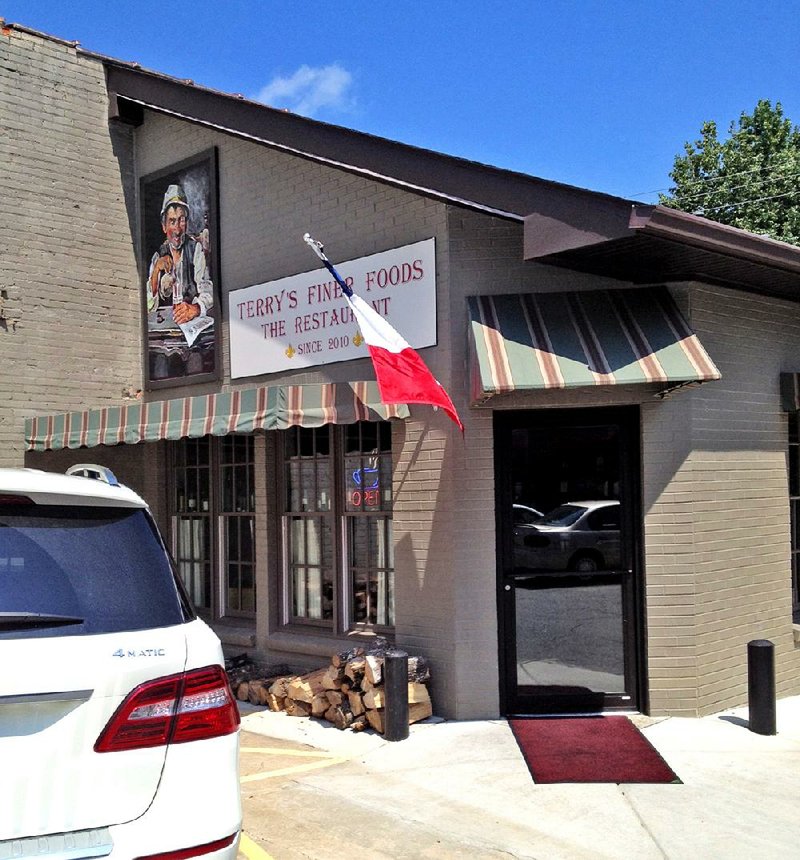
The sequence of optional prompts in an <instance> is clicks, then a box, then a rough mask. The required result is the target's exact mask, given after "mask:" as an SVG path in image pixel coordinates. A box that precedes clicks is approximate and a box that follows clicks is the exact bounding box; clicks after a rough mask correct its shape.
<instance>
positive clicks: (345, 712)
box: [333, 704, 354, 729]
mask: <svg viewBox="0 0 800 860" xmlns="http://www.w3.org/2000/svg"><path fill="white" fill-rule="evenodd" d="M353 720H354V717H353V712H352V711H351V710H350V708H349V707H348V705H346V704H341V705H334V707H333V724H334V725H335V726H336V728H337V729H346V728H347V727H348V726H349V725H350V724H351V723H352V722H353Z"/></svg>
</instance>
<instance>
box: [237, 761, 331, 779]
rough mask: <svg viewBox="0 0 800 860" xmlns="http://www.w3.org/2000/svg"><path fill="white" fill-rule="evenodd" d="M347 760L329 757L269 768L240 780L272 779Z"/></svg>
mask: <svg viewBox="0 0 800 860" xmlns="http://www.w3.org/2000/svg"><path fill="white" fill-rule="evenodd" d="M345 761H347V759H346V758H328V759H323V760H322V761H312V762H309V763H308V764H296V765H295V766H294V767H281V768H278V769H277V770H267V771H262V772H261V773H252V774H250V775H249V776H243V777H242V778H241V779H240V780H239V782H241V783H246V782H257V781H258V780H262V779H272V777H274V776H288V775H290V774H293V773H303V772H305V771H309V770H317V769H318V768H321V767H330V766H331V765H332V764H341V763H342V762H345Z"/></svg>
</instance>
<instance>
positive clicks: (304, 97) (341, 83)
mask: <svg viewBox="0 0 800 860" xmlns="http://www.w3.org/2000/svg"><path fill="white" fill-rule="evenodd" d="M352 83H353V76H352V75H351V74H350V72H348V71H347V70H346V69H343V68H342V67H341V66H339V65H337V64H333V65H331V66H322V67H320V68H311V66H300V68H299V69H298V70H297V71H296V72H295V73H294V74H293V75H290V76H289V77H287V78H281V77H276V78H274V79H273V80H272V81H270V82H269V83H268V84H267V85H266V86H265V87H263V88H262V89H261V90H260V92H259V93H258V95H256V97H255V98H256V101H260V102H264V103H265V104H268V105H270V106H271V107H276V108H288V109H289V110H290V111H292V112H293V113H298V114H302V115H303V116H309V117H312V116H314V115H315V114H316V113H317V112H318V111H319V110H320V109H322V108H333V109H334V110H338V111H347V110H349V109H350V108H351V107H352V105H353V97H352V96H351V95H350V87H351V85H352Z"/></svg>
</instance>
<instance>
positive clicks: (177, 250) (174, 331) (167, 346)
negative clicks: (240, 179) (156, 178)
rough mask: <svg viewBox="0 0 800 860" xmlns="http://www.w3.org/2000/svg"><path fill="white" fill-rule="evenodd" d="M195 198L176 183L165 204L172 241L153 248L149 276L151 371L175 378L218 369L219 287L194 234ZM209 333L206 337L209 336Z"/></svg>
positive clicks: (163, 225) (164, 221)
mask: <svg viewBox="0 0 800 860" xmlns="http://www.w3.org/2000/svg"><path fill="white" fill-rule="evenodd" d="M189 215H190V210H189V204H188V202H187V199H186V195H185V194H184V192H183V188H181V186H180V185H170V186H169V188H167V191H166V193H165V194H164V202H163V204H162V206H161V229H162V230H163V232H164V236H165V237H166V241H165V242H164V243H163V244H162V245H161V246H160V247H159V249H158V251H156V253H155V254H153V258H152V260H151V261H150V270H149V272H148V276H147V314H148V320H147V326H148V343H149V353H150V377H151V379H153V380H159V379H169V378H173V377H180V376H186V375H192V374H196V373H203V372H206V371H208V370H210V369H213V354H210V355H209V353H210V351H212V350H213V336H212V337H209V334H210V332H211V331H212V327H213V325H214V320H213V317H211V316H210V314H209V312H210V310H211V308H212V306H213V304H214V290H213V284H212V282H211V277H210V274H209V271H208V260H207V256H206V253H205V249H204V246H203V244H202V243H201V242H199V241H197V240H196V239H194V238H193V237H192V236H190V235H189V233H188V231H187V226H188V222H189ZM203 333H205V337H204V336H203Z"/></svg>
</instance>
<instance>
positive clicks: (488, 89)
mask: <svg viewBox="0 0 800 860" xmlns="http://www.w3.org/2000/svg"><path fill="white" fill-rule="evenodd" d="M0 17H3V18H5V20H6V21H13V22H17V23H20V24H23V25H25V26H28V27H31V28H33V29H37V30H42V31H44V32H46V33H50V34H52V35H55V36H58V37H60V38H64V39H68V40H77V41H79V42H80V43H81V45H82V46H83V47H85V48H87V49H89V50H92V51H97V52H98V53H102V54H107V55H110V56H113V57H117V58H119V59H123V60H129V61H134V62H138V63H140V64H141V65H142V66H144V67H145V68H151V69H155V70H157V71H160V72H164V73H166V74H170V75H174V76H176V77H179V78H190V79H192V80H194V81H195V82H196V83H198V84H203V85H205V86H209V87H213V88H215V89H219V90H223V91H225V92H231V93H242V94H243V95H245V96H247V97H248V98H254V99H260V100H264V101H266V102H267V103H269V104H272V105H273V106H275V107H286V108H289V109H291V110H294V111H296V112H298V113H304V114H305V115H307V116H312V117H314V118H316V119H320V120H323V121H325V122H331V123H335V124H337V125H343V126H347V127H349V128H355V129H359V130H361V131H365V132H369V133H371V134H376V135H380V136H382V137H388V138H392V139H394V140H400V141H403V142H405V143H410V144H414V145H416V146H422V147H425V148H428V149H434V150H438V151H440V152H446V153H449V154H451V155H458V156H462V157H464V158H469V159H473V160H475V161H481V162H484V163H487V164H494V165H497V166H498V167H504V168H508V169H511V170H519V171H522V172H524V173H529V174H532V175H534V176H541V177H544V178H546V179H553V180H556V181H559V182H565V183H568V184H572V185H578V186H581V187H584V188H590V189H592V190H595V191H604V192H607V193H611V194H617V195H620V196H624V197H633V198H636V199H639V200H645V201H654V200H655V197H656V194H655V193H654V192H655V191H656V190H657V189H666V188H667V187H668V186H669V182H670V180H669V171H670V169H671V167H672V162H673V158H674V156H675V155H676V153H678V152H679V151H681V150H682V146H683V142H684V141H686V140H694V139H696V138H697V137H698V136H699V131H700V125H701V123H702V122H703V121H704V120H706V119H714V120H716V121H717V122H718V124H719V126H720V129H721V130H723V131H725V130H727V128H728V125H729V123H730V122H731V120H736V119H737V118H738V116H739V115H740V113H741V112H742V111H748V112H749V111H751V110H752V108H753V107H754V106H755V104H756V102H757V101H758V99H760V98H768V99H770V100H772V101H773V102H775V101H780V102H781V103H782V104H783V107H784V111H785V113H786V115H787V116H788V117H789V118H790V119H792V121H793V122H795V123H800V92H799V90H800V72H798V63H797V57H798V45H800V15H798V14H797V6H796V5H795V4H794V3H790V2H788V0H784V2H763V0H762V2H750V0H728V2H717V1H715V0H711V2H703V0H695V2H684V0H675V1H674V2H666V0H641V2H600V0H584V2H568V0H565V2H548V0H504V1H503V2H476V0H432V2H429V3H421V2H420V3H416V2H410V0H394V2H383V0H373V2H370V3H367V2H362V0H350V2H347V3H327V2H313V0H306V2H298V0H283V2H271V0H260V2H258V0H250V2H244V0H216V2H210V0H194V2H189V3H182V4H166V3H155V2H150V0H138V2H137V0H133V2H131V0H128V2H115V0H106V2H98V0H69V2H68V0H0ZM0 49H1V46H0Z"/></svg>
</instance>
